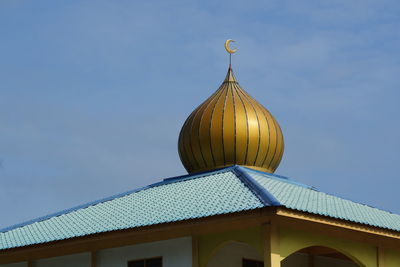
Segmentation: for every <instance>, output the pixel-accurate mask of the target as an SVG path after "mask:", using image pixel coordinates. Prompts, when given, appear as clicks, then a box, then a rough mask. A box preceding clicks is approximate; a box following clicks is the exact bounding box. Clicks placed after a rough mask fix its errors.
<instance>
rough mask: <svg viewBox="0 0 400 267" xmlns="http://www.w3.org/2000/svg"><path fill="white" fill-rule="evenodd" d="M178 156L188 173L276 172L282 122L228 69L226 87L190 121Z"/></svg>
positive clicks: (280, 152) (206, 102) (224, 83)
mask: <svg viewBox="0 0 400 267" xmlns="http://www.w3.org/2000/svg"><path fill="white" fill-rule="evenodd" d="M228 45H229V43H228ZM178 151H179V157H180V159H181V161H182V164H183V165H184V167H185V168H186V170H187V171H188V172H189V173H194V172H202V171H210V170H214V169H218V168H222V167H227V166H232V165H241V166H246V167H249V168H253V169H256V170H260V171H264V172H269V173H273V172H274V171H275V170H276V168H278V166H279V163H280V161H281V159H282V156H283V151H284V141H283V135H282V131H281V128H280V126H279V124H278V122H277V121H276V120H275V118H274V117H273V116H272V115H271V113H270V112H269V111H268V110H267V109H266V108H265V107H264V106H262V105H261V104H260V103H258V102H257V101H256V100H255V99H254V98H252V97H251V96H250V95H249V94H248V93H247V92H246V91H245V90H243V89H242V88H241V87H240V85H239V83H238V82H237V81H236V78H235V76H234V75H233V70H232V67H231V64H229V68H228V73H227V74H226V76H225V79H224V81H223V83H222V85H221V86H220V87H219V88H218V90H217V91H216V92H215V93H214V94H213V95H211V96H210V97H209V98H208V99H207V100H206V101H204V102H203V103H202V104H201V105H200V106H198V107H197V108H196V109H195V110H194V111H193V112H192V113H191V114H190V115H189V117H188V118H187V119H186V121H185V123H184V125H183V126H182V129H181V132H180V134H179V141H178Z"/></svg>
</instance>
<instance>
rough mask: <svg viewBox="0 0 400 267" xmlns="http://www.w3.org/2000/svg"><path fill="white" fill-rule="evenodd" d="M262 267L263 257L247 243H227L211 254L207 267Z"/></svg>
mask: <svg viewBox="0 0 400 267" xmlns="http://www.w3.org/2000/svg"><path fill="white" fill-rule="evenodd" d="M221 266H226V267H243V266H254V267H258V266H263V256H262V254H261V253H259V252H258V251H257V250H256V249H255V248H254V247H252V246H250V245H249V244H247V243H242V242H237V241H228V242H226V243H223V244H222V245H221V246H219V247H218V248H217V249H216V250H215V252H214V253H213V254H212V256H211V258H210V260H209V261H208V263H207V267H221Z"/></svg>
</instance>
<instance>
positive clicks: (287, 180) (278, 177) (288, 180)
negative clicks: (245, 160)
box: [240, 166, 319, 192]
mask: <svg viewBox="0 0 400 267" xmlns="http://www.w3.org/2000/svg"><path fill="white" fill-rule="evenodd" d="M240 168H243V169H246V170H247V171H251V172H255V173H260V174H261V175H267V176H268V178H270V179H274V180H278V181H281V182H284V183H289V184H293V185H298V186H301V187H304V188H307V189H311V190H314V191H318V192H319V190H318V189H317V188H315V187H314V186H312V185H307V184H303V183H300V182H297V181H295V180H293V179H291V178H289V177H286V176H282V175H278V174H274V173H269V172H263V171H259V170H254V169H251V168H247V167H243V166H240Z"/></svg>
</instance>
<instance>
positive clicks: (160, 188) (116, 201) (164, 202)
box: [0, 167, 264, 250]
mask: <svg viewBox="0 0 400 267" xmlns="http://www.w3.org/2000/svg"><path fill="white" fill-rule="evenodd" d="M263 206H264V203H263V202H262V201H261V200H260V198H259V197H258V196H257V195H255V194H254V193H253V191H252V190H251V189H249V187H248V185H247V184H245V183H243V182H242V180H241V179H238V177H237V174H236V173H235V172H234V171H233V168H232V167H231V168H225V169H222V170H219V171H214V172H208V173H203V174H200V175H199V174H198V175H187V176H183V177H177V178H174V179H166V180H164V182H161V183H157V184H154V185H150V186H147V187H144V188H141V189H139V190H134V191H131V192H127V193H124V194H120V195H117V196H115V197H111V198H107V199H103V200H100V201H96V202H92V203H89V204H86V205H82V206H80V207H77V208H75V209H70V210H66V211H64V212H59V213H56V214H53V215H49V216H46V217H42V218H39V219H37V220H32V221H30V222H28V223H25V224H20V225H16V226H14V227H9V228H6V229H4V230H3V231H2V230H0V250H3V249H8V248H14V247H21V246H27V245H33V244H39V243H46V242H51V241H56V240H63V239H68V238H73V237H79V236H85V235H90V234H95V233H101V232H107V231H114V230H120V229H127V228H134V227H140V226H147V225H154V224H160V223H167V222H174V221H180V220H186V219H194V218H201V217H207V216H212V215H218V214H226V213H233V212H239V211H243V210H251V209H257V208H261V207H263Z"/></svg>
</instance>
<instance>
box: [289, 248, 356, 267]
mask: <svg viewBox="0 0 400 267" xmlns="http://www.w3.org/2000/svg"><path fill="white" fill-rule="evenodd" d="M339 266H340V267H359V266H362V265H360V264H357V263H356V262H355V261H354V260H352V259H351V258H350V257H349V256H346V255H345V254H343V253H341V252H339V251H337V250H335V249H332V248H328V247H322V246H313V247H307V248H303V249H301V250H298V251H296V252H295V253H293V254H291V255H289V256H288V257H286V258H285V259H284V260H282V261H281V267H339Z"/></svg>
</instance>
